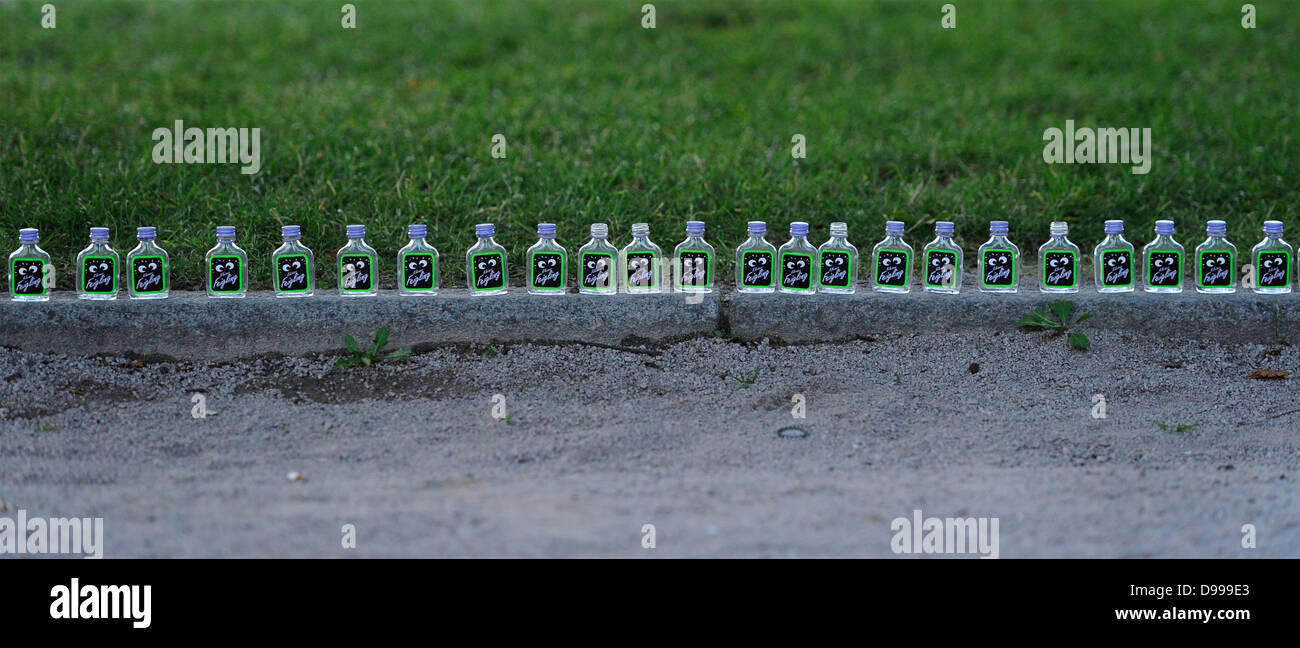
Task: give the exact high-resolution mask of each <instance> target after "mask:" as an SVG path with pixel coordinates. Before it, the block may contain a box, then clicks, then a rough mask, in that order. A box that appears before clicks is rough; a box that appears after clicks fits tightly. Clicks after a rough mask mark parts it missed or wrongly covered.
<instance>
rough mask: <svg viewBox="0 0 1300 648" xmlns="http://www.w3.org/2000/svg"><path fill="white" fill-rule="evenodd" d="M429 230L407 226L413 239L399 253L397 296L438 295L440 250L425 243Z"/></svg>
mask: <svg viewBox="0 0 1300 648" xmlns="http://www.w3.org/2000/svg"><path fill="white" fill-rule="evenodd" d="M428 235H429V228H428V227H426V226H424V225H407V226H406V236H407V238H409V239H411V240H410V241H409V242H407V244H406V246H405V247H403V248H402V249H400V250H398V251H397V294H398V295H401V296H403V297H410V296H415V295H436V294H438V250H437V249H435V248H434V247H433V246H432V245H429V243H428V242H427V241H425V240H424V239H425V237H427V236H428Z"/></svg>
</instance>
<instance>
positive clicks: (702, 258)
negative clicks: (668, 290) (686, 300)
mask: <svg viewBox="0 0 1300 648" xmlns="http://www.w3.org/2000/svg"><path fill="white" fill-rule="evenodd" d="M713 255H714V250H713V246H712V245H709V243H708V242H707V241H705V240H704V221H686V240H684V241H682V242H681V243H678V244H677V247H676V248H675V249H674V250H673V281H674V282H676V283H674V284H673V285H674V286H676V289H677V291H678V292H685V293H709V292H713Z"/></svg>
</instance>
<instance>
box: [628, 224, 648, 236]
mask: <svg viewBox="0 0 1300 648" xmlns="http://www.w3.org/2000/svg"><path fill="white" fill-rule="evenodd" d="M632 236H637V237H646V236H650V224H649V223H632Z"/></svg>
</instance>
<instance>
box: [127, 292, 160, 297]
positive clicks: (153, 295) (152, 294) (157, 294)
mask: <svg viewBox="0 0 1300 648" xmlns="http://www.w3.org/2000/svg"><path fill="white" fill-rule="evenodd" d="M130 297H131V299H167V293H165V292H163V293H151V294H148V295H134V294H133V295H131V296H130Z"/></svg>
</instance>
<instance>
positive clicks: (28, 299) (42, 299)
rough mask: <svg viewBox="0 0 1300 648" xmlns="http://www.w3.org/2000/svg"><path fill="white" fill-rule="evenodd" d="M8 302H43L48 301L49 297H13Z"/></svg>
mask: <svg viewBox="0 0 1300 648" xmlns="http://www.w3.org/2000/svg"><path fill="white" fill-rule="evenodd" d="M10 301H17V302H45V301H50V296H49V295H44V296H41V297H17V296H15V297H11V298H10Z"/></svg>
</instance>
